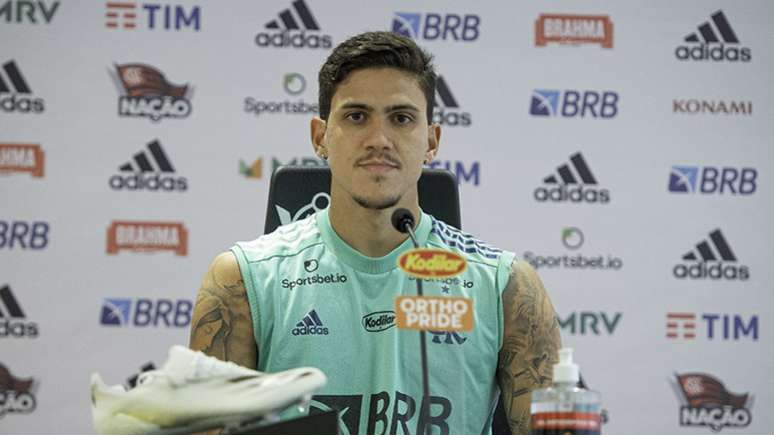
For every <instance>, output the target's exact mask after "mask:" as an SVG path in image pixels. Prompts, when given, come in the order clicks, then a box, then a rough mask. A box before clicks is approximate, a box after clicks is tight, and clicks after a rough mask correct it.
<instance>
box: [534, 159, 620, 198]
mask: <svg viewBox="0 0 774 435" xmlns="http://www.w3.org/2000/svg"><path fill="white" fill-rule="evenodd" d="M543 183H544V184H545V186H542V187H538V188H537V189H535V192H534V197H535V200H536V201H538V202H546V201H550V202H571V203H582V202H585V203H589V204H597V203H598V204H607V203H608V202H610V191H609V190H607V189H603V188H599V187H597V179H596V177H594V174H592V173H591V169H590V168H589V165H588V164H586V159H584V158H583V155H582V154H581V153H580V152H577V153H575V154H573V155H571V156H570V164H568V163H564V164H562V165H560V166H558V167H557V168H556V174H552V175H549V176H547V177H545V178H544V179H543Z"/></svg>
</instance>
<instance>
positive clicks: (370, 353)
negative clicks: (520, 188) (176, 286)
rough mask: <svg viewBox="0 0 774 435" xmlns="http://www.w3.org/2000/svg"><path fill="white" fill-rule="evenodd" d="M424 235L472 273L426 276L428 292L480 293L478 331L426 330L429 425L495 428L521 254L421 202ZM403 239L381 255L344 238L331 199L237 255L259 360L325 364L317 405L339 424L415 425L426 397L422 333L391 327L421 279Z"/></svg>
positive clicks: (278, 365) (263, 365) (440, 429)
mask: <svg viewBox="0 0 774 435" xmlns="http://www.w3.org/2000/svg"><path fill="white" fill-rule="evenodd" d="M416 236H417V239H418V242H419V244H420V246H423V247H429V248H441V249H448V250H452V251H455V252H457V253H458V254H461V255H463V256H464V257H465V258H466V259H467V261H468V267H467V269H466V270H465V272H464V273H463V274H462V275H460V276H458V277H455V278H451V279H446V280H424V282H423V290H424V294H425V295H428V296H456V297H466V298H471V299H473V310H474V313H473V315H474V322H475V326H474V329H473V330H472V331H467V332H457V333H455V332H448V333H447V332H438V333H437V332H429V333H427V334H426V341H427V360H428V369H429V379H430V412H429V414H430V415H429V417H427V418H424V416H423V417H422V420H423V422H425V424H427V425H429V426H430V428H431V431H432V433H433V434H466V435H467V434H489V433H491V420H492V414H493V409H494V404H495V403H496V399H497V395H498V394H499V388H498V386H497V383H496V379H495V370H496V368H497V358H498V352H499V349H500V347H501V344H502V335H503V308H502V292H503V290H504V288H505V286H506V284H507V280H508V276H509V273H510V265H511V262H512V261H513V258H514V254H513V253H509V252H505V251H501V250H499V249H495V248H493V247H491V246H489V245H487V244H485V243H482V242H480V241H478V240H476V239H474V238H473V237H472V236H470V235H468V234H466V233H463V232H461V231H459V230H457V229H455V228H453V227H451V226H448V225H446V224H445V223H443V222H441V221H439V220H437V219H435V218H434V217H432V216H430V215H428V214H425V213H422V214H421V216H420V220H419V225H418V226H417V230H416ZM411 247H412V244H411V240H410V239H407V240H406V241H405V242H404V243H403V244H401V245H400V246H398V247H397V248H396V249H395V250H394V251H393V252H391V253H389V254H388V255H386V256H384V257H381V258H372V257H366V256H364V255H362V254H360V253H359V252H358V251H356V250H355V249H353V248H352V247H350V246H349V245H348V244H346V242H344V241H343V240H341V238H339V236H338V235H337V234H336V232H335V231H334V230H333V228H332V227H331V224H330V219H329V215H328V210H327V209H326V210H323V211H320V212H318V213H317V214H315V215H312V216H310V217H308V218H306V219H303V220H300V221H298V222H295V223H292V224H289V225H285V226H281V227H279V228H278V229H277V230H276V231H274V232H273V233H271V234H267V235H264V236H261V237H260V238H258V239H256V240H254V241H251V242H239V243H237V244H236V245H235V246H234V247H233V248H232V252H233V253H234V254H235V255H236V258H237V260H238V262H239V267H240V270H241V273H242V278H243V280H244V284H245V288H246V290H247V297H248V300H249V304H250V311H251V314H252V319H253V327H254V335H255V338H256V343H257V345H258V350H259V351H258V354H259V359H258V367H257V369H258V370H260V371H265V372H270V373H271V372H277V371H281V370H286V369H290V368H294V367H300V366H312V367H317V368H319V369H321V370H322V371H323V372H324V373H325V374H326V375H327V376H328V384H327V385H326V386H325V387H323V388H322V389H321V390H319V391H317V393H316V395H315V396H314V397H313V400H312V403H311V408H312V409H311V411H312V412H314V411H315V408H316V409H318V410H330V409H337V410H339V425H340V427H341V433H343V434H369V435H370V434H387V433H389V434H396V433H403V434H418V433H419V430H418V429H419V428H420V426H419V425H420V415H419V414H420V412H419V411H420V410H421V409H422V407H421V401H422V375H421V373H422V372H421V365H420V358H419V355H420V350H419V348H420V345H419V341H420V339H419V333H418V332H417V331H409V330H399V329H397V328H395V327H394V326H395V313H394V301H395V298H396V297H397V296H400V295H415V294H416V282H415V279H414V278H411V277H409V276H408V275H406V274H405V273H404V272H403V271H402V270H401V269H400V268H398V267H397V258H398V256H399V255H400V254H401V253H403V252H404V251H406V250H408V249H411Z"/></svg>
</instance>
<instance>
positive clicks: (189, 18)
mask: <svg viewBox="0 0 774 435" xmlns="http://www.w3.org/2000/svg"><path fill="white" fill-rule="evenodd" d="M105 7H106V11H105V18H106V20H105V27H107V28H108V29H118V28H122V29H124V30H134V29H135V28H137V27H138V25H137V17H138V16H139V15H141V14H140V13H138V10H142V11H143V12H145V13H144V17H145V25H146V26H147V28H148V29H149V30H157V29H161V30H175V31H178V30H183V29H191V28H192V29H193V30H194V31H195V32H198V31H199V28H200V27H201V9H200V8H199V6H193V7H191V8H190V9H189V10H186V6H172V5H161V4H155V3H145V4H142V5H139V4H137V3H136V2H132V1H112V2H107V3H105Z"/></svg>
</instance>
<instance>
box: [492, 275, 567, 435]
mask: <svg viewBox="0 0 774 435" xmlns="http://www.w3.org/2000/svg"><path fill="white" fill-rule="evenodd" d="M503 306H504V307H506V310H505V312H504V337H505V338H504V339H503V347H502V349H501V351H500V360H499V362H498V379H499V381H500V388H501V390H502V398H501V400H503V405H504V407H505V411H506V414H507V415H508V423H509V425H510V428H511V431H512V432H513V434H514V435H526V434H527V433H528V431H529V425H530V403H531V393H532V391H533V390H535V389H539V388H543V387H545V386H548V385H549V384H550V382H551V372H552V368H553V365H554V364H555V363H556V362H557V360H558V350H559V348H560V347H561V339H560V336H559V323H558V321H557V319H556V315H555V312H554V308H553V305H552V304H551V300H550V299H549V298H548V295H547V294H546V291H545V288H544V287H543V284H542V283H541V282H540V278H538V276H537V274H536V273H535V271H534V270H533V269H531V268H530V267H527V266H526V265H525V264H524V263H514V265H513V267H512V269H511V276H510V280H509V282H508V287H507V288H506V289H505V292H504V293H503Z"/></svg>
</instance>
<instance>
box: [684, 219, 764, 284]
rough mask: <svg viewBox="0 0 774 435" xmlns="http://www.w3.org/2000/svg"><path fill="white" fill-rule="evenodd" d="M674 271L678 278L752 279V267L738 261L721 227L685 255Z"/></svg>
mask: <svg viewBox="0 0 774 435" xmlns="http://www.w3.org/2000/svg"><path fill="white" fill-rule="evenodd" d="M672 273H673V274H674V276H675V278H678V279H685V278H688V279H711V280H728V281H736V280H739V281H747V280H748V279H750V269H749V268H748V267H747V266H745V265H741V264H738V263H737V260H736V255H734V252H733V251H732V250H731V246H730V245H729V244H728V242H727V241H726V238H725V237H724V236H723V233H722V232H721V231H720V229H716V230H714V231H712V232H711V233H710V234H709V240H702V241H701V242H699V243H697V244H696V249H695V250H693V251H690V252H688V253H687V254H685V255H683V263H680V264H678V265H676V266H675V267H674V269H673V270H672Z"/></svg>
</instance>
